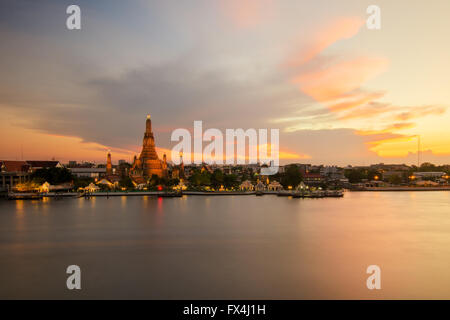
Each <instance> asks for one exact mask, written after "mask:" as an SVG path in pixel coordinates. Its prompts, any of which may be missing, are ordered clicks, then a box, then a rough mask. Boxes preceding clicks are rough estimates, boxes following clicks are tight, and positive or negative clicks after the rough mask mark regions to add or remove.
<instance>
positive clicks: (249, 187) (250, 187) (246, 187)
mask: <svg viewBox="0 0 450 320" xmlns="http://www.w3.org/2000/svg"><path fill="white" fill-rule="evenodd" d="M239 189H240V190H242V191H253V190H254V189H255V186H254V185H253V184H252V183H251V182H250V181H249V180H245V181H244V182H242V183H241V185H240V186H239Z"/></svg>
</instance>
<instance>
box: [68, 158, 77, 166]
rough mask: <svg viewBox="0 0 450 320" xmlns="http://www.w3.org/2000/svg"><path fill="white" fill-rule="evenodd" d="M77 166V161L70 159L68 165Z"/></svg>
mask: <svg viewBox="0 0 450 320" xmlns="http://www.w3.org/2000/svg"><path fill="white" fill-rule="evenodd" d="M76 166H77V162H76V161H75V160H70V161H69V164H68V165H67V167H76Z"/></svg>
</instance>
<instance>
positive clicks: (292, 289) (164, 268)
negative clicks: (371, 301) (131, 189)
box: [0, 192, 450, 299]
mask: <svg viewBox="0 0 450 320" xmlns="http://www.w3.org/2000/svg"><path fill="white" fill-rule="evenodd" d="M449 203H450V193H448V192H416V193H412V192H410V193H406V192H405V193H389V192H386V193H347V194H346V195H345V197H344V198H343V199H289V198H284V197H282V198H281V197H276V196H263V197H254V196H246V197H239V196H233V197H194V196H183V197H182V198H161V197H159V198H158V197H149V196H144V197H139V196H136V197H110V198H109V199H107V198H91V199H83V198H79V199H62V200H58V201H53V200H52V199H50V200H49V201H42V202H34V201H23V200H18V201H2V202H0V206H1V210H0V212H1V214H0V231H1V232H0V237H1V239H2V241H1V242H0V259H1V264H0V283H2V286H0V298H49V297H52V298H66V297H68V293H67V290H64V286H61V283H65V278H64V276H65V273H64V267H66V266H67V265H69V264H73V263H77V264H80V265H82V266H83V268H85V269H86V273H85V278H84V279H85V281H86V286H85V288H83V292H82V293H81V295H80V297H82V298H147V299H156V298H178V299H196V298H200V299H205V298H209V299H303V298H305V299H315V298H325V299H347V298H357V299H365V298H395V299H403V298H434V299H436V298H437V299H440V298H450V277H449V276H448V270H450V215H449V214H448V205H449ZM86 210H89V212H92V213H95V214H89V215H87V214H86ZM124 211H126V214H124ZM29 213H32V214H29ZM371 264H376V265H379V266H380V267H381V271H382V288H383V289H382V290H380V291H368V290H367V288H366V287H365V281H366V278H367V275H366V273H365V270H366V268H367V266H368V265H371ZM18 288H20V290H18ZM211 288H214V290H212V289H211Z"/></svg>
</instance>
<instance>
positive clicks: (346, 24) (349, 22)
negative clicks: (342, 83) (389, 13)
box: [244, 1, 364, 67]
mask: <svg viewBox="0 0 450 320" xmlns="http://www.w3.org/2000/svg"><path fill="white" fill-rule="evenodd" d="M244 2H245V1H244ZM363 24H364V21H363V20H362V19H361V18H358V17H350V18H341V19H338V20H335V21H333V22H331V23H329V24H328V25H326V26H325V27H323V28H321V29H320V30H318V31H317V32H315V34H314V35H313V36H312V40H311V41H310V42H308V43H307V44H306V45H304V46H301V48H300V50H296V52H295V53H294V54H292V55H291V56H290V57H289V58H288V59H287V62H286V66H288V67H298V66H300V65H302V64H304V63H306V62H308V61H310V60H312V59H313V58H314V57H316V56H317V55H318V54H319V53H320V52H322V51H323V50H324V49H326V48H327V47H329V46H330V45H332V44H333V43H335V42H337V41H339V40H341V39H348V38H351V37H353V36H354V35H356V34H357V33H358V31H359V29H360V28H361V26H362V25H363Z"/></svg>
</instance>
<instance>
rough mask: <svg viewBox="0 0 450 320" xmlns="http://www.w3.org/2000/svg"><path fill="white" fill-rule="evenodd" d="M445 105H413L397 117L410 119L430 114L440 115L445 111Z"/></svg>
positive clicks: (402, 119) (398, 118)
mask: <svg viewBox="0 0 450 320" xmlns="http://www.w3.org/2000/svg"><path fill="white" fill-rule="evenodd" d="M445 111H446V108H445V107H439V106H421V107H412V108H411V110H409V111H406V112H402V113H400V114H398V115H397V116H396V117H395V118H396V119H397V120H401V121H404V120H410V119H414V118H420V117H424V116H428V115H440V114H443V113H445Z"/></svg>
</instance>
